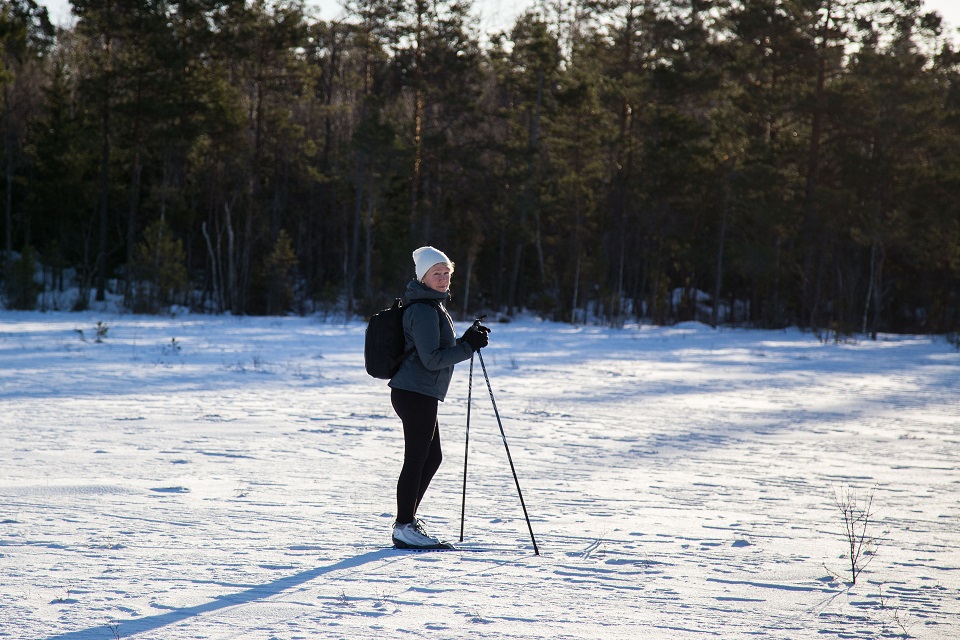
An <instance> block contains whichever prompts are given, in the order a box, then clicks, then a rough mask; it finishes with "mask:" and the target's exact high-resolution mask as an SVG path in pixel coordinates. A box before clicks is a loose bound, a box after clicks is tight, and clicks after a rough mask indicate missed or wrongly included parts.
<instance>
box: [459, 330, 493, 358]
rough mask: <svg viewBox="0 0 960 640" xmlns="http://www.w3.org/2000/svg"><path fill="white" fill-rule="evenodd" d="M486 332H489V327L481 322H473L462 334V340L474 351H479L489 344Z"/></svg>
mask: <svg viewBox="0 0 960 640" xmlns="http://www.w3.org/2000/svg"><path fill="white" fill-rule="evenodd" d="M488 333H490V329H488V328H487V327H485V326H483V325H482V324H475V325H472V326H471V327H470V328H469V329H467V330H466V332H465V333H464V334H463V341H464V342H466V343H467V344H469V345H470V348H471V349H473V350H474V351H475V352H476V351H480V349H483V348H484V347H485V346H487V345H488V344H490V338H488V337H487V334H488Z"/></svg>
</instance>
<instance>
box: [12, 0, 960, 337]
mask: <svg viewBox="0 0 960 640" xmlns="http://www.w3.org/2000/svg"><path fill="white" fill-rule="evenodd" d="M71 2H72V6H73V12H74V15H75V20H74V21H73V22H72V24H71V25H70V26H69V27H57V28H55V27H53V26H52V25H51V23H50V21H49V19H48V16H47V13H46V9H44V8H42V7H39V6H38V5H37V4H35V2H34V0H2V1H0V8H2V13H0V48H2V60H3V68H2V71H0V88H2V117H3V155H2V163H3V169H4V179H3V180H2V181H0V192H2V199H0V208H2V210H3V221H2V225H3V235H2V243H3V244H2V246H0V251H2V253H3V259H2V260H0V269H2V272H0V277H2V287H0V297H2V302H3V303H4V304H5V306H7V307H8V308H19V309H32V308H37V307H38V305H40V304H41V303H40V302H39V300H42V299H43V298H42V297H41V296H39V294H40V293H41V291H42V290H44V289H51V288H55V289H58V290H71V289H77V290H78V291H79V295H77V297H76V301H75V302H73V303H72V308H75V309H82V308H84V307H85V306H87V305H89V304H90V303H91V301H95V300H103V299H105V297H106V296H108V295H109V296H117V297H119V298H120V299H122V300H123V304H124V306H125V307H126V308H128V309H129V310H131V311H135V312H148V313H149V312H165V311H168V310H169V309H170V308H171V306H173V305H179V306H185V307H189V308H191V309H195V310H198V311H207V312H218V313H219V312H231V313H235V314H281V313H308V312H311V311H312V310H315V309H318V308H320V307H321V306H323V305H328V306H333V305H336V306H337V307H338V308H341V309H344V308H345V309H346V311H347V313H348V314H349V315H366V314H369V313H370V312H371V311H373V310H375V309H378V308H381V307H383V306H385V304H387V303H388V302H389V301H390V300H392V298H393V297H394V296H396V295H400V294H401V293H402V291H403V287H404V284H405V283H406V281H407V280H409V278H410V277H411V276H412V275H413V263H412V260H411V257H410V254H411V251H412V250H413V249H414V248H415V247H417V246H420V245H423V244H432V245H434V246H437V247H440V248H441V249H443V250H444V251H445V252H446V253H447V254H448V255H450V256H451V257H452V258H453V259H454V260H455V261H456V263H457V267H456V274H455V276H454V290H455V291H454V299H453V302H452V307H453V309H455V310H456V311H457V312H458V313H462V314H472V313H476V312H478V311H481V310H486V311H490V312H496V313H499V314H503V315H504V316H509V315H510V314H513V313H516V312H518V311H521V310H526V311H530V312H533V313H537V314H540V315H542V316H543V317H545V318H550V319H555V320H561V321H569V322H604V323H609V324H613V325H619V324H622V323H624V322H628V321H629V322H633V321H636V320H638V319H639V320H644V321H650V322H655V323H670V322H676V321H681V320H691V319H695V320H699V321H702V322H708V323H711V324H714V325H718V324H724V323H727V324H739V325H747V326H761V327H779V326H786V325H797V326H801V327H804V328H809V329H811V330H813V331H823V332H836V334H837V335H845V334H849V333H858V332H863V333H865V334H870V335H873V336H876V334H877V332H927V333H939V332H956V331H957V330H958V328H960V82H958V80H960V54H958V53H957V51H955V46H956V44H955V41H954V40H953V39H952V36H951V34H948V33H945V32H944V28H943V25H942V23H941V20H940V17H939V16H938V15H937V14H935V13H925V12H924V10H923V8H922V5H921V3H920V1H919V0H716V1H710V0H544V1H542V2H538V3H537V4H536V5H535V6H534V7H533V8H532V9H531V10H530V11H529V12H527V13H525V14H523V15H521V16H520V17H519V18H518V19H517V20H516V22H515V24H513V26H512V27H511V28H510V29H509V30H508V31H505V32H502V33H481V32H479V30H478V28H477V27H476V26H475V20H474V19H473V17H472V7H471V2H470V0H430V1H429V2H428V1H427V0H407V1H402V0H349V2H347V3H345V12H344V16H345V17H344V18H343V19H342V20H336V21H324V20H320V19H319V18H316V17H315V16H314V15H312V14H311V10H310V8H309V5H307V4H304V3H303V2H302V1H300V0H291V1H288V2H264V1H263V0H246V1H244V0H180V1H177V0H71ZM41 306H42V305H41Z"/></svg>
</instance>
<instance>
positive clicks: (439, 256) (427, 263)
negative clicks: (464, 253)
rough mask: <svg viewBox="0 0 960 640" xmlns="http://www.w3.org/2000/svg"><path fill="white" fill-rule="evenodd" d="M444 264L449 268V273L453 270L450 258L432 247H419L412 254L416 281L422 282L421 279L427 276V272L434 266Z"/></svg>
mask: <svg viewBox="0 0 960 640" xmlns="http://www.w3.org/2000/svg"><path fill="white" fill-rule="evenodd" d="M441 262H444V263H446V264H448V265H449V266H450V269H451V271H452V270H453V262H451V261H450V258H448V257H447V254H445V253H444V252H443V251H440V249H434V248H433V247H420V248H419V249H417V250H416V251H414V252H413V264H414V266H415V267H416V270H417V280H418V281H422V280H423V277H424V276H425V275H427V271H428V270H429V269H430V267H432V266H433V265H435V264H439V263H441Z"/></svg>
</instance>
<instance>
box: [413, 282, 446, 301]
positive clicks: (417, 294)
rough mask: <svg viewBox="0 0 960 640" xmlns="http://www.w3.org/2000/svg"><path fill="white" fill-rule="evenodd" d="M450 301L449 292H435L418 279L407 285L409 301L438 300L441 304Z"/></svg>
mask: <svg viewBox="0 0 960 640" xmlns="http://www.w3.org/2000/svg"><path fill="white" fill-rule="evenodd" d="M449 299H450V292H449V291H448V292H446V293H441V292H440V291H434V290H433V289H431V288H430V287H428V286H427V285H425V284H423V283H422V282H419V281H418V280H416V279H413V280H411V281H410V282H408V283H407V300H437V301H439V302H447V301H448V300H449Z"/></svg>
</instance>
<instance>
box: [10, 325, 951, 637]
mask: <svg viewBox="0 0 960 640" xmlns="http://www.w3.org/2000/svg"><path fill="white" fill-rule="evenodd" d="M98 322H101V323H103V325H101V332H102V330H103V329H104V328H105V329H106V335H105V336H103V337H102V341H101V342H97V341H96V338H97V323H98ZM461 328H465V324H462V326H461ZM363 329H364V325H363V324H362V323H360V322H351V323H347V324H344V323H335V322H330V321H328V322H320V321H318V320H317V319H311V318H283V319H278V318H262V319H254V318H233V317H198V316H189V315H187V316H182V317H178V318H172V319H171V318H157V317H144V316H131V315H116V314H107V313H93V312H87V313H82V314H68V313H47V314H41V313H13V312H3V313H0V402H2V407H3V409H2V413H0V637H2V638H16V639H18V640H111V639H115V638H135V639H138V640H148V639H151V640H183V639H187V638H203V639H228V638H229V639H243V640H267V639H283V640H292V639H296V638H304V639H314V638H349V639H367V638H369V639H377V640H386V639H391V638H524V639H528V638H542V639H544V640H547V639H549V640H556V639H560V638H570V639H578V640H579V639H593V638H596V639H603V640H613V639H620V638H638V639H641V638H642V639H653V640H656V639H670V640H673V639H677V640H680V639H688V638H689V639H700V638H721V639H724V640H728V639H736V638H751V639H755V638H782V639H786V640H801V639H808V638H809V639H814V638H816V639H823V638H864V639H866V638H881V637H905V636H906V637H914V638H929V639H936V640H946V639H952V638H960V498H958V496H960V470H958V462H960V449H958V447H960V424H958V423H960V420H958V408H960V402H958V389H960V354H958V353H957V351H956V350H955V349H954V348H953V347H952V346H950V345H949V344H948V343H947V342H945V341H944V340H943V339H942V338H927V337H909V336H908V337H902V336H898V337H894V336H885V337H882V339H881V340H879V341H877V342H870V341H866V340H859V341H856V342H849V343H843V344H821V343H819V342H818V341H816V340H815V339H814V338H813V337H812V336H810V335H805V334H802V333H800V332H798V331H794V330H789V331H782V332H773V331H745V330H736V331H734V330H721V331H714V330H712V329H710V328H708V327H705V326H702V325H695V324H687V325H680V326H677V327H670V328H652V327H640V328H638V327H628V328H626V329H623V330H614V329H605V328H577V327H572V326H567V325H559V324H548V323H540V322H537V321H535V320H520V321H517V322H513V323H510V324H496V325H494V326H493V329H494V333H493V335H492V341H491V346H490V347H489V348H488V349H486V350H484V351H483V355H484V362H485V364H486V368H487V372H488V374H489V379H490V382H491V383H492V388H493V393H494V396H495V399H496V404H497V407H498V409H499V410H500V415H501V418H502V424H503V428H504V431H505V433H506V442H507V444H508V445H509V449H510V453H511V455H512V457H513V461H514V463H515V466H516V470H517V474H518V477H519V482H520V486H521V489H522V491H523V497H524V499H525V502H526V506H527V509H528V512H529V514H530V518H531V521H532V528H533V532H534V534H535V537H536V541H537V543H538V545H539V548H540V551H541V555H539V556H538V555H535V554H534V552H533V547H532V544H531V537H530V532H529V531H528V529H527V524H526V521H525V520H524V516H523V510H522V509H521V505H520V501H519V498H518V494H517V488H516V486H515V484H514V480H513V476H512V475H511V472H510V465H509V462H508V460H507V456H506V451H505V448H504V442H503V439H502V438H501V435H500V429H499V426H498V424H497V421H496V419H495V417H494V413H493V411H492V406H491V401H490V395H489V393H488V392H487V388H486V383H485V381H484V376H483V373H482V371H481V369H480V365H479V360H478V361H477V362H476V363H475V368H474V373H473V386H472V394H473V404H472V410H471V417H470V432H469V435H470V449H469V458H468V460H469V465H468V472H469V473H468V480H467V499H466V521H465V537H464V543H463V546H465V547H468V548H471V550H469V551H462V552H445V553H419V554H417V553H409V552H400V551H394V550H391V549H388V548H386V545H388V544H389V540H390V538H389V531H390V525H391V523H392V517H393V511H394V487H395V482H396V475H397V472H398V470H399V465H400V459H401V449H402V446H401V445H402V438H401V433H400V428H399V421H398V420H397V418H396V417H395V416H394V414H393V411H392V409H391V407H390V400H389V393H388V389H387V387H386V386H385V383H384V382H381V381H377V380H373V379H372V378H369V377H367V376H366V374H365V373H364V370H363V365H362V356H361V351H362V341H363ZM469 377H470V376H469V363H464V364H463V365H460V366H459V367H458V368H457V373H456V374H455V376H454V383H453V386H452V388H451V393H450V395H449V397H448V398H447V401H446V402H445V403H444V404H442V405H441V418H440V420H441V433H442V434H443V442H444V452H445V456H446V458H445V461H444V465H443V467H441V470H440V473H439V474H438V476H437V478H436V480H435V482H434V485H433V486H432V487H431V490H430V492H429V493H428V494H427V497H426V500H425V501H424V505H423V508H422V510H421V511H422V513H421V514H420V515H421V516H422V517H423V518H424V519H425V520H426V521H427V523H428V526H429V528H430V529H431V530H432V531H434V532H436V533H439V534H442V535H444V536H445V537H448V538H449V539H452V540H454V541H456V540H457V539H458V538H459V532H460V510H461V489H462V482H463V476H462V474H463V468H464V432H465V426H466V417H467V394H468V379H469ZM871 498H872V503H870V502H869V501H870V499H871ZM843 505H848V506H850V507H851V508H852V509H851V510H850V511H851V513H852V514H853V515H859V514H861V513H863V512H867V513H869V514H871V515H872V517H871V518H870V520H869V521H868V522H867V523H866V526H865V527H863V526H862V523H861V524H860V525H856V531H857V532H859V533H863V534H865V540H864V545H863V546H862V547H860V548H859V552H860V557H859V560H858V562H857V565H858V567H862V571H861V572H860V574H859V579H858V580H857V582H856V584H855V585H851V584H849V583H850V578H851V569H850V558H849V545H848V543H847V536H846V535H845V534H844V519H843V513H842V510H841V506H843ZM867 563H868V564H867ZM864 565H865V566H864Z"/></svg>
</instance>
